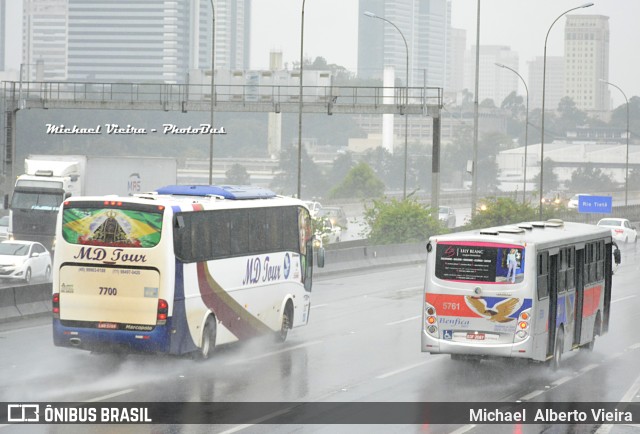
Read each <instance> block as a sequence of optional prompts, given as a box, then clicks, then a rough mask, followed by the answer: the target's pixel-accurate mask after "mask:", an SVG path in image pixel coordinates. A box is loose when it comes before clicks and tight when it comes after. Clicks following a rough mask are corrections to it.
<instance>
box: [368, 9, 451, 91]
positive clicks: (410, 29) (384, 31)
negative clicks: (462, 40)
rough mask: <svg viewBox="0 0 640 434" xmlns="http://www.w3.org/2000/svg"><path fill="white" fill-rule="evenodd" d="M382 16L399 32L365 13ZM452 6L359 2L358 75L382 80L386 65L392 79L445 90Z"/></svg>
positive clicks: (404, 83)
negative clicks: (392, 68) (392, 73)
mask: <svg viewBox="0 0 640 434" xmlns="http://www.w3.org/2000/svg"><path fill="white" fill-rule="evenodd" d="M367 11H368V12H372V13H374V14H376V15H377V16H379V17H383V18H385V19H387V20H389V21H390V22H392V23H393V24H394V25H395V26H397V27H398V29H399V30H400V31H398V30H397V29H396V28H394V26H393V25H390V24H388V23H386V22H383V21H382V20H379V19H376V18H370V17H367V16H365V15H364V12H367ZM450 25H451V4H450V2H449V1H447V0H387V1H383V0H360V3H359V13H358V76H359V77H361V78H375V79H379V80H382V77H383V72H384V68H385V67H387V66H393V67H394V68H395V77H396V83H401V85H403V86H404V85H406V72H407V69H406V64H407V48H406V47H405V43H404V41H403V39H402V36H401V34H400V32H402V35H404V38H405V40H406V42H407V47H408V51H409V85H410V86H418V87H419V86H423V85H424V84H425V80H426V85H427V86H436V87H442V88H444V87H445V86H446V83H447V80H448V78H447V74H449V71H448V63H447V54H448V44H449V43H450V39H449V32H450Z"/></svg>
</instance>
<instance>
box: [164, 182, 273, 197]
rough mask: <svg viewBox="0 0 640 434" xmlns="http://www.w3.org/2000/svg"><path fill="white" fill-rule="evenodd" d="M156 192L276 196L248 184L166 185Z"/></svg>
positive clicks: (229, 195)
mask: <svg viewBox="0 0 640 434" xmlns="http://www.w3.org/2000/svg"><path fill="white" fill-rule="evenodd" d="M156 192H157V193H158V194H167V195H178V196H199V197H204V196H220V197H223V198H225V199H231V200H243V199H244V200H246V199H268V198H272V197H276V194H275V193H274V192H273V191H271V190H268V189H266V188H262V187H254V186H250V185H167V186H165V187H161V188H158V189H157V190H156Z"/></svg>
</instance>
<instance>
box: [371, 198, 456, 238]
mask: <svg viewBox="0 0 640 434" xmlns="http://www.w3.org/2000/svg"><path fill="white" fill-rule="evenodd" d="M364 219H365V221H366V222H367V224H368V227H369V232H368V233H367V238H368V239H369V241H370V243H371V244H374V245H376V244H398V243H407V242H417V241H426V240H427V239H428V238H429V237H430V236H431V235H436V234H438V233H442V232H443V231H444V229H443V227H442V225H441V224H440V222H439V221H438V217H437V214H436V215H435V216H434V213H433V210H432V209H431V208H429V207H426V206H424V205H421V204H419V203H418V202H417V201H415V200H413V199H404V200H397V199H391V200H390V201H386V200H374V201H373V206H372V207H371V208H368V207H365V213H364Z"/></svg>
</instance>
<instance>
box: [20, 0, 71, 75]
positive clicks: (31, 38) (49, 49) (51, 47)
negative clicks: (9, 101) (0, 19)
mask: <svg viewBox="0 0 640 434" xmlns="http://www.w3.org/2000/svg"><path fill="white" fill-rule="evenodd" d="M22 7H23V14H22V20H23V22H22V63H23V68H24V69H23V71H22V73H23V76H22V79H23V80H37V81H42V80H66V79H67V50H68V44H67V25H68V14H67V0H24V3H23V6H22Z"/></svg>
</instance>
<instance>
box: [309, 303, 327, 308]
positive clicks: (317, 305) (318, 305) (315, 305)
mask: <svg viewBox="0 0 640 434" xmlns="http://www.w3.org/2000/svg"><path fill="white" fill-rule="evenodd" d="M325 306H329V303H325V304H312V305H311V309H315V308H316V307H325Z"/></svg>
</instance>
